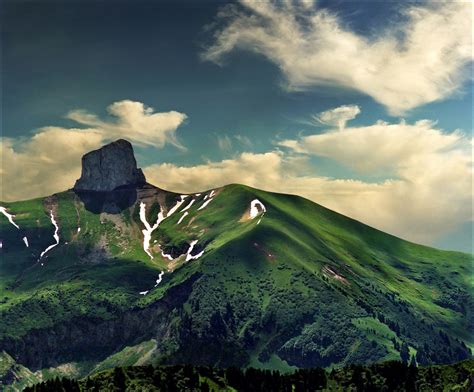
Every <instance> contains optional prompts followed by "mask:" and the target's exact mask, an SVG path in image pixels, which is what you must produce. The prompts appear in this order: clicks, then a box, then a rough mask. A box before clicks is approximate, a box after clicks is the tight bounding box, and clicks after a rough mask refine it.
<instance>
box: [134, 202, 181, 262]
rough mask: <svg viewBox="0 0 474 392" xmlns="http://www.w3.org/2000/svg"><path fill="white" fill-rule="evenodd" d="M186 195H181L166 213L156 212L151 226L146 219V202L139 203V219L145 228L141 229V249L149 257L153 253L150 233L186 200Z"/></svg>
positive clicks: (151, 256)
mask: <svg viewBox="0 0 474 392" xmlns="http://www.w3.org/2000/svg"><path fill="white" fill-rule="evenodd" d="M186 197H187V195H181V200H179V201H178V202H177V203H176V204H175V205H174V207H173V208H171V209H170V210H169V211H168V214H167V215H166V216H164V214H163V212H162V211H160V212H159V213H158V218H157V220H156V222H155V224H154V225H153V226H151V225H150V224H149V223H148V221H147V219H146V204H145V203H144V202H141V203H140V220H141V221H142V223H143V225H144V226H145V228H144V229H143V230H142V233H143V250H144V251H145V252H146V254H147V255H148V256H150V258H151V259H153V255H152V254H151V252H150V240H151V234H152V233H153V232H154V231H155V230H156V229H157V228H158V226H159V225H160V223H161V222H163V221H164V220H165V219H166V218H169V217H170V216H171V215H173V213H174V212H175V211H176V210H177V209H178V208H179V207H181V205H182V204H183V203H184V200H186Z"/></svg>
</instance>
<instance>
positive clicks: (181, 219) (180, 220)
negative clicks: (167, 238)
mask: <svg viewBox="0 0 474 392" xmlns="http://www.w3.org/2000/svg"><path fill="white" fill-rule="evenodd" d="M188 214H189V212H188V211H186V212H185V213H184V214H183V215H182V216H181V218H179V221H178V223H177V225H179V224H180V223H181V222H182V221H183V219H184V218H186V215H188Z"/></svg>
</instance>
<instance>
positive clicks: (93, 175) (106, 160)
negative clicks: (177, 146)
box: [74, 139, 146, 192]
mask: <svg viewBox="0 0 474 392" xmlns="http://www.w3.org/2000/svg"><path fill="white" fill-rule="evenodd" d="M145 183H146V180H145V176H144V175H143V172H142V170H141V169H139V168H137V161H136V160H135V156H134V155H133V147H132V145H131V144H130V142H128V141H126V140H123V139H120V140H117V141H115V142H112V143H110V144H107V145H105V146H103V147H102V148H100V149H98V150H95V151H91V152H89V153H87V154H85V155H84V156H83V157H82V173H81V178H79V179H78V180H77V181H76V184H75V185H74V190H76V191H97V192H108V191H112V190H114V189H117V188H119V187H131V186H141V185H143V184H145Z"/></svg>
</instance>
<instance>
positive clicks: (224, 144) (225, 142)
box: [216, 134, 253, 153]
mask: <svg viewBox="0 0 474 392" xmlns="http://www.w3.org/2000/svg"><path fill="white" fill-rule="evenodd" d="M216 138H217V139H216V140H217V146H218V147H219V150H221V151H222V152H226V153H229V152H231V151H232V149H233V148H234V147H235V142H237V144H238V146H240V147H245V148H252V147H253V143H252V141H251V140H250V139H249V138H248V137H247V136H243V135H239V134H237V135H232V136H228V135H223V136H220V135H216Z"/></svg>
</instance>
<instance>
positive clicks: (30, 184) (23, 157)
mask: <svg viewBox="0 0 474 392" xmlns="http://www.w3.org/2000/svg"><path fill="white" fill-rule="evenodd" d="M108 111H109V113H110V114H111V115H112V116H114V117H116V120H115V121H104V120H100V119H99V118H98V117H97V116H96V115H94V114H91V113H87V112H85V111H80V110H76V111H73V112H70V113H69V114H68V115H67V117H68V118H69V119H72V120H74V121H76V122H78V123H80V124H82V125H87V126H88V127H87V128H62V127H53V126H50V127H43V128H40V129H38V130H37V131H36V133H35V134H34V135H33V136H32V137H30V138H0V160H1V168H0V200H3V201H10V200H21V199H30V198H33V197H40V196H44V195H49V194H52V193H54V192H59V191H63V190H65V189H68V188H71V187H72V186H73V185H74V181H75V180H76V179H77V178H79V176H80V170H81V157H82V155H83V154H85V153H86V152H88V151H90V150H93V149H96V148H99V147H100V146H101V145H103V144H105V143H106V142H108V141H111V140H114V139H118V138H123V137H125V138H127V139H128V140H131V141H132V142H134V143H135V144H138V145H152V146H155V147H158V148H161V147H163V146H164V145H165V144H166V143H170V144H173V145H175V146H178V147H180V146H181V145H180V144H179V143H178V142H177V139H176V136H175V131H176V129H177V127H178V126H179V125H180V124H182V122H183V121H184V120H185V118H186V115H185V114H182V113H178V112H174V111H172V112H166V113H154V112H153V109H151V108H146V107H145V105H143V104H142V103H141V102H133V101H120V102H115V103H113V104H112V105H110V106H109V107H108ZM181 148H182V147H181Z"/></svg>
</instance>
